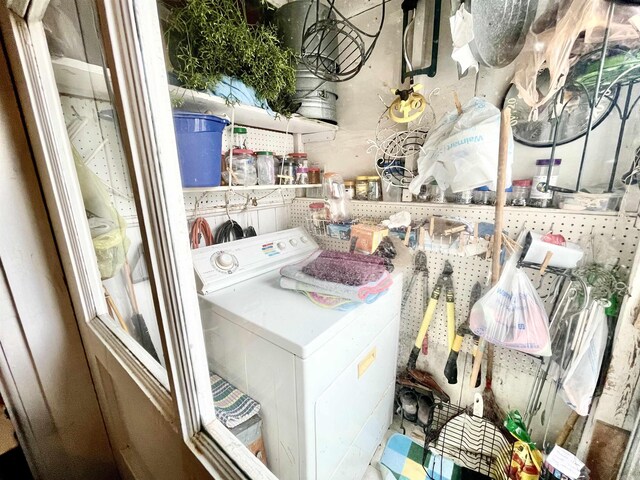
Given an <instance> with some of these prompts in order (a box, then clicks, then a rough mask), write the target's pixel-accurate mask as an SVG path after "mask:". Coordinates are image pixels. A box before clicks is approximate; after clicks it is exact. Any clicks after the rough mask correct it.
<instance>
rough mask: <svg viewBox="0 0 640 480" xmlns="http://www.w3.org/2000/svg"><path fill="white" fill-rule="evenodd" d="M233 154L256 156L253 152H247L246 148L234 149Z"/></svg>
mask: <svg viewBox="0 0 640 480" xmlns="http://www.w3.org/2000/svg"><path fill="white" fill-rule="evenodd" d="M232 153H233V154H234V155H254V153H253V150H246V149H244V148H234V149H233V150H232Z"/></svg>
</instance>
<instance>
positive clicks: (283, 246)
mask: <svg viewBox="0 0 640 480" xmlns="http://www.w3.org/2000/svg"><path fill="white" fill-rule="evenodd" d="M276 247H278V250H284V249H285V248H287V244H286V243H284V242H278V243H277V245H276Z"/></svg>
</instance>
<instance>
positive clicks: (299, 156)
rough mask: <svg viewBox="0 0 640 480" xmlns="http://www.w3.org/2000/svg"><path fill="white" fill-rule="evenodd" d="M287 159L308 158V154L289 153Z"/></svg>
mask: <svg viewBox="0 0 640 480" xmlns="http://www.w3.org/2000/svg"><path fill="white" fill-rule="evenodd" d="M287 157H293V158H307V154H306V153H287Z"/></svg>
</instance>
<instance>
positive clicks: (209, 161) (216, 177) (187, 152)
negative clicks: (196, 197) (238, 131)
mask: <svg viewBox="0 0 640 480" xmlns="http://www.w3.org/2000/svg"><path fill="white" fill-rule="evenodd" d="M173 125H174V128H175V130H176V142H177V144H178V159H179V160H180V176H181V177H182V186H183V187H217V186H218V185H220V169H221V157H222V131H223V130H224V127H226V126H227V125H229V121H228V120H225V119H224V118H219V117H215V116H213V115H204V114H201V113H190V112H174V113H173Z"/></svg>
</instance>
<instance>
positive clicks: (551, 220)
mask: <svg viewBox="0 0 640 480" xmlns="http://www.w3.org/2000/svg"><path fill="white" fill-rule="evenodd" d="M310 202H311V200H307V199H296V200H295V201H294V202H293V205H292V206H291V224H290V226H292V227H293V226H304V225H305V219H306V218H307V213H308V208H309V203H310ZM352 206H353V213H354V216H355V217H356V218H359V219H361V220H362V219H367V220H369V219H371V220H373V221H376V222H377V221H380V220H383V219H385V218H388V217H389V215H391V214H393V213H396V212H398V211H401V210H405V211H408V212H409V213H410V214H411V217H412V219H413V220H414V221H420V220H424V219H426V218H427V217H429V216H431V215H443V216H448V217H458V218H464V219H467V220H470V221H473V222H478V221H484V222H493V217H494V208H493V207H486V206H477V205H453V204H444V205H443V204H428V203H385V202H363V201H355V202H353V203H352ZM525 225H526V228H527V229H530V230H533V231H535V232H539V233H546V232H549V231H550V230H552V229H553V231H554V232H555V233H561V234H562V235H564V237H565V238H566V239H567V240H568V241H572V242H577V241H578V240H579V238H580V237H581V236H583V235H589V234H593V235H599V236H603V237H606V238H610V239H611V242H613V243H615V244H617V245H618V250H619V255H620V264H622V265H626V266H629V267H630V266H631V265H632V263H633V259H634V256H635V252H636V249H637V246H638V238H639V232H638V230H636V229H635V228H634V227H633V219H632V218H628V217H624V216H619V215H596V214H585V213H577V212H567V211H563V210H556V209H534V208H524V207H523V208H519V207H507V208H506V209H505V228H506V229H508V231H509V236H510V237H512V238H515V237H516V236H517V233H518V232H519V231H520V230H521V229H522V228H523V226H525ZM317 241H318V243H319V244H320V245H321V246H322V247H323V248H331V249H335V250H347V249H348V246H349V242H346V241H342V240H337V239H333V238H329V237H319V238H317ZM427 258H428V268H429V277H428V292H429V295H430V294H431V291H432V289H433V288H434V286H435V283H436V281H437V278H438V276H439V275H440V273H441V272H442V269H443V267H444V262H445V260H449V262H450V263H451V264H452V266H453V283H454V295H455V312H456V324H457V325H459V324H460V323H462V322H463V320H464V319H466V318H467V316H468V315H469V300H470V299H469V297H470V292H471V288H472V287H473V285H474V284H475V282H476V281H480V282H481V283H482V284H483V285H486V284H487V280H488V275H489V273H490V270H491V260H484V259H481V258H480V257H458V256H454V255H446V254H444V253H438V252H428V251H427ZM411 272H412V266H411V265H409V266H407V267H406V268H405V269H404V274H405V277H404V278H405V288H406V285H407V284H408V280H409V277H410V276H411ZM527 273H528V274H529V276H530V278H531V280H532V282H533V284H534V285H535V286H536V288H537V289H538V293H539V294H540V296H541V297H542V298H543V299H544V298H545V297H547V296H549V294H550V293H551V291H552V289H553V284H554V280H555V278H556V277H555V276H554V275H553V274H550V273H548V274H546V275H544V276H543V277H542V278H541V275H540V274H539V272H537V271H534V270H527ZM485 291H486V289H485ZM548 298H549V301H550V300H551V298H550V297H548ZM426 301H427V300H426V299H424V298H423V285H422V280H421V277H418V278H417V279H416V281H415V283H414V285H413V287H412V293H411V294H410V296H409V298H408V301H407V303H406V305H405V307H404V309H403V311H402V322H401V327H400V345H399V357H398V362H399V364H398V366H399V367H403V366H404V365H405V364H406V361H407V359H408V356H409V352H410V350H411V346H412V345H413V342H414V341H415V336H416V334H417V332H418V329H419V327H420V324H421V323H422V317H423V314H424V309H425V306H426ZM441 304H442V305H438V308H437V309H436V313H435V316H434V318H433V320H432V323H431V325H430V327H429V332H428V335H429V349H430V350H432V349H436V350H439V351H444V354H445V355H446V352H447V351H448V346H447V345H448V339H447V328H446V316H445V309H444V301H443V299H441ZM548 310H549V308H548ZM471 347H472V344H471V340H470V338H468V337H467V338H466V339H465V343H464V345H463V349H462V351H463V352H466V353H469V352H470V351H471ZM421 358H422V357H421ZM427 358H428V357H427ZM445 359H446V357H445ZM423 361H424V359H423ZM469 364H470V360H469ZM495 364H496V370H497V369H498V368H500V365H503V366H508V368H509V369H511V370H514V371H516V372H519V373H524V374H526V375H535V373H536V371H537V368H538V365H539V360H538V359H537V358H535V357H532V356H530V355H527V354H524V353H520V352H517V351H514V350H509V349H505V348H500V347H496V349H495ZM435 368H437V369H440V370H442V369H443V368H444V362H442V365H441V368H440V366H438V367H435ZM430 370H431V369H430ZM468 372H470V370H468ZM438 373H441V372H438ZM442 378H444V377H442ZM445 383H446V381H445ZM459 384H460V382H459Z"/></svg>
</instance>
